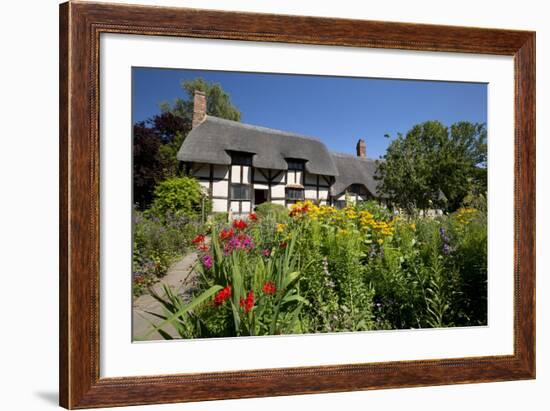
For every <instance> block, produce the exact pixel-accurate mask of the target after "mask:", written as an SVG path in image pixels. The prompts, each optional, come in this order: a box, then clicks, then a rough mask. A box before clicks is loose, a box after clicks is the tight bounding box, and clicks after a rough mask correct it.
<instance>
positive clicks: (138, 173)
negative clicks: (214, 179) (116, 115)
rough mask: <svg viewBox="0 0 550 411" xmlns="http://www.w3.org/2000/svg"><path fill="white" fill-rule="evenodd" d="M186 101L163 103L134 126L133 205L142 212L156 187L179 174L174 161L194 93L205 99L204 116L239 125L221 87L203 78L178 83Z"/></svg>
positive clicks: (237, 115)
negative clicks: (226, 120) (155, 112)
mask: <svg viewBox="0 0 550 411" xmlns="http://www.w3.org/2000/svg"><path fill="white" fill-rule="evenodd" d="M181 86H182V88H183V89H184V90H185V92H186V94H187V98H186V99H181V98H178V99H176V100H175V101H174V103H173V104H172V105H171V104H169V103H167V102H165V103H162V104H161V106H160V108H161V113H159V114H157V115H155V116H153V117H151V118H150V119H148V120H146V121H141V122H137V123H135V124H134V145H133V146H134V158H133V168H134V203H135V204H136V205H137V207H138V209H140V210H145V209H146V208H147V207H149V205H150V204H151V201H152V199H153V191H154V189H155V186H156V185H157V184H159V183H160V182H161V181H163V180H166V179H167V178H171V177H176V176H178V175H179V174H180V170H181V169H180V163H179V161H178V159H177V158H176V155H177V153H178V150H179V149H180V147H181V144H182V143H183V140H184V139H185V137H186V136H187V134H188V133H189V131H191V124H192V119H193V95H194V92H195V90H200V91H204V92H205V93H206V95H207V113H208V114H210V115H213V116H217V117H221V118H225V119H228V120H235V121H239V120H240V118H241V113H240V111H239V110H238V109H237V107H235V106H234V105H233V103H232V102H231V98H230V96H229V94H227V92H225V91H224V90H223V88H222V86H221V85H220V84H213V83H209V82H207V81H205V80H204V79H202V78H196V79H194V80H189V81H185V82H182V83H181Z"/></svg>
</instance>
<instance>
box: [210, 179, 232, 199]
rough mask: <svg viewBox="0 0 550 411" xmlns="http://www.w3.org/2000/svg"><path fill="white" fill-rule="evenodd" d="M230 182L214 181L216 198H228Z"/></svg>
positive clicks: (213, 186)
mask: <svg viewBox="0 0 550 411" xmlns="http://www.w3.org/2000/svg"><path fill="white" fill-rule="evenodd" d="M227 186H228V182H227V181H225V180H218V181H216V180H214V181H213V182H212V191H213V195H214V196H215V197H227V195H228V187H227Z"/></svg>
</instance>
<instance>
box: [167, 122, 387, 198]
mask: <svg viewBox="0 0 550 411" xmlns="http://www.w3.org/2000/svg"><path fill="white" fill-rule="evenodd" d="M232 151H237V152H245V153H250V154H252V155H253V156H252V164H253V165H254V167H259V168H268V169H274V170H286V169H287V168H288V164H287V161H286V159H301V160H305V162H306V163H305V168H306V170H307V171H308V172H309V173H311V174H320V175H325V176H332V177H334V178H335V182H334V184H333V185H332V187H331V195H333V196H337V195H340V194H342V193H343V192H344V191H345V190H346V189H347V188H348V187H349V186H351V185H352V184H361V185H363V186H365V187H366V189H367V190H368V191H369V192H370V193H371V194H372V195H373V196H375V197H379V196H380V193H379V192H378V184H379V182H378V181H377V180H375V178H374V176H375V174H376V169H377V165H376V161H375V160H372V159H369V158H364V157H357V156H353V155H349V154H340V153H333V152H329V151H328V149H327V147H326V146H325V145H324V144H323V142H321V141H320V140H318V139H315V138H312V137H305V136H301V135H298V134H294V133H288V132H286V131H280V130H274V129H270V128H265V127H258V126H253V125H249V124H244V123H239V122H236V121H230V120H224V119H221V118H218V117H213V116H206V119H205V120H204V121H203V122H202V123H201V124H200V125H199V126H197V127H195V128H194V129H193V130H191V132H190V133H189V134H188V135H187V138H186V139H185V141H184V142H183V144H182V145H181V147H180V149H179V151H178V154H177V158H178V160H180V161H184V162H195V163H208V164H220V165H230V164H231V155H230V153H231V152H232Z"/></svg>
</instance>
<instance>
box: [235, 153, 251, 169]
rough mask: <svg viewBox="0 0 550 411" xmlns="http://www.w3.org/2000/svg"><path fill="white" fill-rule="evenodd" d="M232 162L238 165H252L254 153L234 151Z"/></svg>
mask: <svg viewBox="0 0 550 411" xmlns="http://www.w3.org/2000/svg"><path fill="white" fill-rule="evenodd" d="M231 164H233V165H237V166H251V165H252V154H249V153H240V152H233V153H231Z"/></svg>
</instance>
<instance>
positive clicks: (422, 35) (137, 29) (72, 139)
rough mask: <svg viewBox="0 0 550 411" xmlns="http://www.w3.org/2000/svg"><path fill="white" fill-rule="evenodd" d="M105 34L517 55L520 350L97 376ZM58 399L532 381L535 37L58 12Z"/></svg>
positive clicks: (120, 10)
mask: <svg viewBox="0 0 550 411" xmlns="http://www.w3.org/2000/svg"><path fill="white" fill-rule="evenodd" d="M101 33H125V34H134V35H155V36H174V37H198V38H206V39H230V40H254V41H270V42H285V43H300V44H316V45H332V46H354V47H369V48H385V49H405V50H420V51H432V52H461V53H483V54H494V55H504V56H513V58H514V71H515V102H514V109H515V120H514V121H515V179H514V185H515V199H514V209H515V216H514V218H515V220H514V226H515V238H514V250H515V253H514V290H515V294H514V354H513V355H506V356H487V357H476V358H460V359H441V360H424V361H398V362H383V363H369V364H354V365H346V364H339V365H334V366H315V367H298V368H283V369H269V370H242V371H235V372H211V373H200V374H178V375H164V376H154V377H147V376H144V377H124V378H100V372H99V352H100V342H99V341H100V340H99V300H100V295H99V244H100V240H99V232H100V221H99V121H100V119H99V55H100V54H99V48H100V34H101ZM59 47H60V90H59V92H60V118H59V124H60V259H59V261H60V279H59V280H60V404H61V405H62V406H63V407H66V408H71V409H72V408H90V407H107V406H123V405H136V404H153V403H173V402H184V401H202V400H215V399H227V398H246V397H260V396H275V395H293V394H305V393H321V392H338V391H354V390H367V389H382V388H397V387H414V386H425V385H442V384H462V383H475V382H489V381H505V380H519V379H532V378H535V33H534V32H528V31H515V30H495V29H484V28H465V27H448V26H435V25H422V24H405V23H388V22H379V21H354V20H345V19H332V18H316V17H298V16H279V15H269V14H252V13H232V12H220V11H206V10H196V9H184V8H164V7H152V6H151V7H150V6H130V5H111V4H94V3H80V2H69V3H65V4H62V5H61V6H60V44H59Z"/></svg>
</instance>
